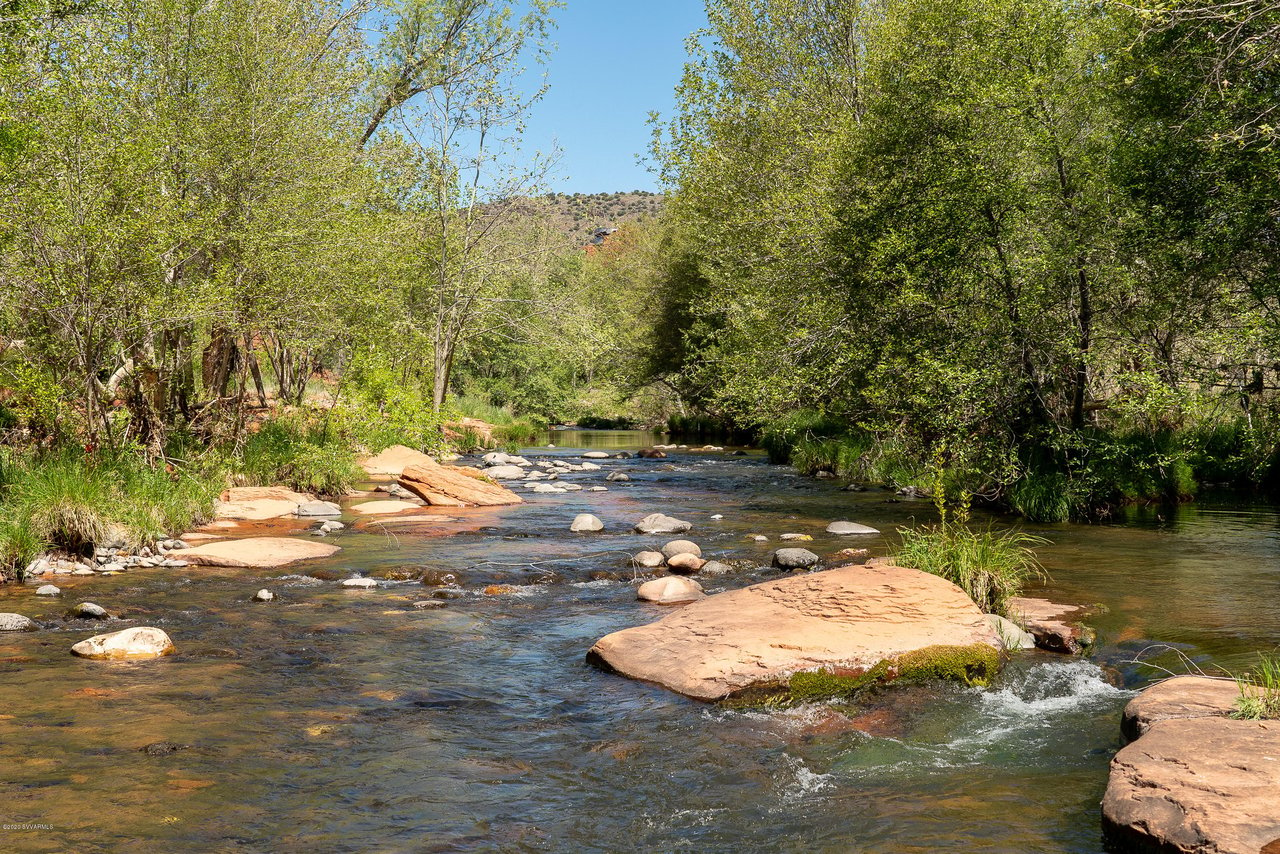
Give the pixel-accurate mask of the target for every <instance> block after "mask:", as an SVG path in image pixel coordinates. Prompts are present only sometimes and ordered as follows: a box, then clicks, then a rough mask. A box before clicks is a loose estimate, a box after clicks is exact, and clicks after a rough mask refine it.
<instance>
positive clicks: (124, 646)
mask: <svg viewBox="0 0 1280 854" xmlns="http://www.w3.org/2000/svg"><path fill="white" fill-rule="evenodd" d="M173 651H174V648H173V641H171V640H170V639H169V636H168V635H167V634H165V633H164V632H163V631H161V630H160V629H156V628H152V627H150V626H136V627H134V628H132V629H121V630H120V631H118V632H108V633H107V634H105V635H94V636H93V637H91V638H88V639H87V640H82V641H80V643H78V644H76V645H75V646H73V647H71V652H72V654H73V655H78V656H80V657H81V658H97V659H113V660H114V659H139V658H159V657H160V656H162V655H170V654H171V653H173Z"/></svg>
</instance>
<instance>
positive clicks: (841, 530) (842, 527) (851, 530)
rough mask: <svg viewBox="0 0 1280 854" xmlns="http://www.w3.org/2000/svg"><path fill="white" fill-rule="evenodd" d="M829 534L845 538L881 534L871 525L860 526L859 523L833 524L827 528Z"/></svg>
mask: <svg viewBox="0 0 1280 854" xmlns="http://www.w3.org/2000/svg"><path fill="white" fill-rule="evenodd" d="M827 533H828V534H839V535H841V536H845V535H850V534H878V533H880V532H879V531H878V530H877V529H875V528H872V527H871V526H870V525H859V524H858V523H857V522H832V523H831V524H830V525H828V526H827Z"/></svg>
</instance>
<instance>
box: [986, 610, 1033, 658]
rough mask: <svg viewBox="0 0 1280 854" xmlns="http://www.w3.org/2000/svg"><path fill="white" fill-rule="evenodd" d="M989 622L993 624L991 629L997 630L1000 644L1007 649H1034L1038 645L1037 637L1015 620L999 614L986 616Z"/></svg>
mask: <svg viewBox="0 0 1280 854" xmlns="http://www.w3.org/2000/svg"><path fill="white" fill-rule="evenodd" d="M984 616H985V617H986V618H987V622H988V623H990V624H991V628H992V629H993V630H995V633H996V637H998V638H1000V644H1001V646H1003V647H1004V648H1005V649H1034V648H1035V645H1036V636H1035V635H1033V634H1031V632H1028V631H1026V630H1025V629H1023V628H1022V627H1021V626H1019V625H1018V624H1017V623H1015V622H1014V621H1013V620H1009V619H1006V618H1004V617H1001V616H1000V615H999V614H985V615H984Z"/></svg>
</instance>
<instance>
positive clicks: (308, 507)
mask: <svg viewBox="0 0 1280 854" xmlns="http://www.w3.org/2000/svg"><path fill="white" fill-rule="evenodd" d="M298 515H299V516H302V517H311V516H341V515H342V508H341V507H340V506H338V505H337V504H335V503H334V502H332V501H308V502H306V503H305V504H299V505H298Z"/></svg>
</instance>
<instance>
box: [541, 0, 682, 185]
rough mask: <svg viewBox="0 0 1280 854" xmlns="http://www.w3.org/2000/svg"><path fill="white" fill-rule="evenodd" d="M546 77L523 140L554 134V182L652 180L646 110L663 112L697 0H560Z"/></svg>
mask: <svg viewBox="0 0 1280 854" xmlns="http://www.w3.org/2000/svg"><path fill="white" fill-rule="evenodd" d="M556 20H557V22H558V24H559V26H558V28H557V30H556V32H555V34H554V41H555V42H556V44H557V45H558V47H557V49H556V52H555V53H554V54H553V55H552V57H551V60H550V63H549V64H548V66H547V69H546V70H547V73H548V82H549V83H550V84H551V89H550V91H548V92H547V94H546V97H545V98H544V99H543V100H542V101H541V102H540V103H538V104H537V105H536V106H535V107H534V109H533V114H532V116H531V117H530V119H529V126H528V130H527V132H526V134H525V147H526V149H537V150H540V151H547V150H549V149H550V148H551V147H552V146H553V145H554V144H557V143H558V144H559V147H560V149H561V152H562V159H561V163H560V168H559V169H557V170H556V171H555V172H554V173H553V174H552V176H551V180H550V182H549V183H550V185H551V187H550V188H551V189H552V190H557V191H559V192H568V193H578V192H580V193H605V192H613V191H627V190H656V189H658V185H657V181H656V179H655V178H654V176H653V175H652V174H650V173H649V172H647V171H646V170H645V168H644V167H643V166H640V165H637V163H636V155H637V154H645V153H647V151H648V148H649V139H650V131H649V126H648V124H647V120H648V116H649V111H650V110H658V111H659V112H661V113H662V114H663V115H669V114H670V112H671V106H672V89H673V88H674V87H675V85H676V83H677V81H678V80H679V78H680V72H681V69H682V68H683V66H684V61H685V49H684V40H685V37H686V36H688V35H689V34H690V33H691V32H693V31H694V30H696V29H697V28H699V27H701V26H703V25H704V24H705V23H706V17H705V15H704V13H703V6H702V0H567V4H566V6H565V8H563V9H560V10H558V11H557V12H556Z"/></svg>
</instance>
